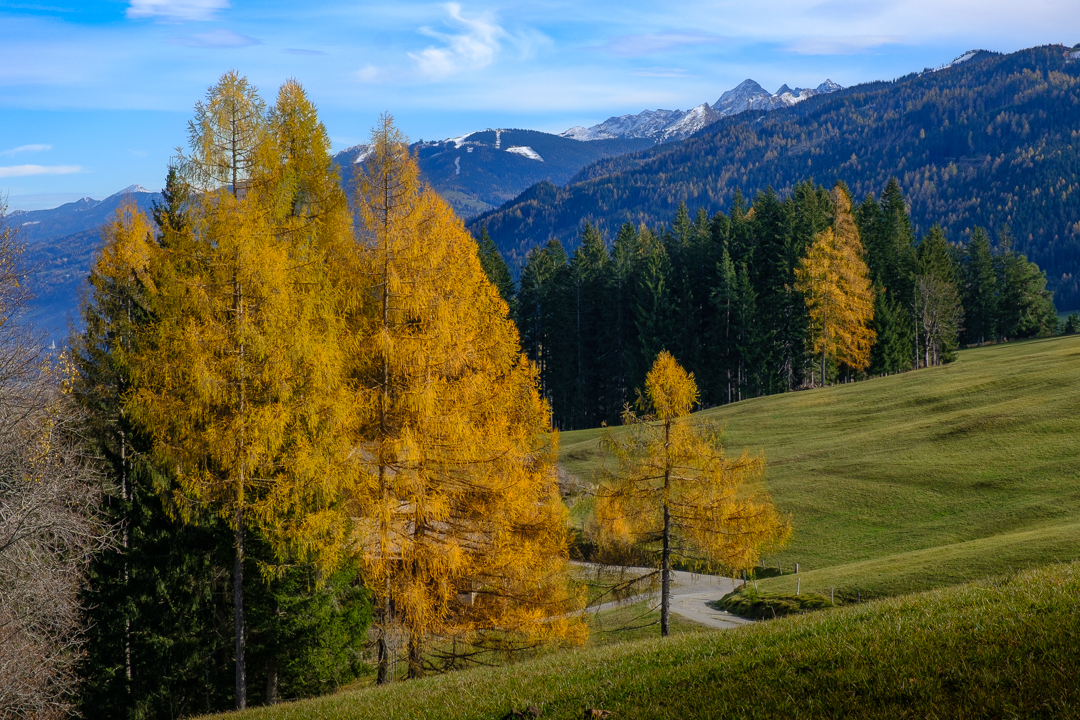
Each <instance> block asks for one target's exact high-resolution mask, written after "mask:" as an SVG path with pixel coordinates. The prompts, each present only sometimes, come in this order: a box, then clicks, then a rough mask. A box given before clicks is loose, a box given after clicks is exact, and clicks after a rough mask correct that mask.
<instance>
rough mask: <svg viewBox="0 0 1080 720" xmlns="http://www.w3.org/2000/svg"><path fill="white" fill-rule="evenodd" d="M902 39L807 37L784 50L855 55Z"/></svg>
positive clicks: (815, 53) (884, 37)
mask: <svg viewBox="0 0 1080 720" xmlns="http://www.w3.org/2000/svg"><path fill="white" fill-rule="evenodd" d="M902 41H903V38H901V37H898V36H896V35H848V36H846V37H808V38H802V39H800V40H796V41H794V42H792V43H790V44H789V45H788V46H787V47H786V48H785V50H787V51H788V52H793V53H796V54H799V55H855V54H857V53H862V52H866V51H867V50H872V49H874V48H877V47H881V46H883V45H891V44H894V43H899V42H902Z"/></svg>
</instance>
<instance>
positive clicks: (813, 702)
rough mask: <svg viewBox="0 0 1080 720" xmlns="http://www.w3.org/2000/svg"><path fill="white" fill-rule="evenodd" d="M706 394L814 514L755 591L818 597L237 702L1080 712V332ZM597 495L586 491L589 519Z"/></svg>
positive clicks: (574, 710)
mask: <svg viewBox="0 0 1080 720" xmlns="http://www.w3.org/2000/svg"><path fill="white" fill-rule="evenodd" d="M703 414H704V415H705V416H706V417H708V418H711V419H713V420H715V421H717V422H719V423H721V424H723V425H724V427H725V436H724V437H725V447H726V448H727V450H728V452H729V453H738V452H741V451H742V450H743V448H746V449H748V450H749V451H750V452H752V453H763V454H764V455H765V457H766V459H767V461H768V470H767V474H766V477H765V479H764V487H763V488H758V489H759V490H762V489H764V490H766V491H767V492H769V493H770V494H771V496H772V498H773V500H774V501H775V502H776V504H777V506H778V507H779V508H780V510H781V511H782V512H784V513H787V514H790V516H791V518H792V520H793V523H794V527H795V533H794V536H793V538H792V540H791V542H790V543H789V544H788V546H787V547H786V548H784V549H783V550H781V551H778V552H773V553H771V554H767V555H766V556H765V562H766V564H767V566H768V568H769V570H768V571H767V572H762V573H760V577H759V578H757V580H756V589H755V588H754V586H753V585H752V586H751V587H750V588H748V591H747V592H746V593H744V595H743V596H742V598H743V600H745V601H747V604H748V605H752V604H753V603H758V606H757V608H758V610H759V611H760V610H761V608H762V607H764V605H761V601H762V599H764V601H765V605H767V604H768V600H769V598H772V599H773V600H775V601H778V602H780V601H786V602H787V603H788V606H789V607H793V608H794V609H795V610H796V611H797V610H799V609H807V608H814V611H813V612H805V613H799V612H795V613H794V614H792V615H789V616H788V617H779V619H776V620H769V621H768V622H761V623H754V624H751V625H748V626H745V627H741V628H738V629H734V630H726V631H708V630H704V629H702V628H700V627H699V626H696V625H694V624H693V623H689V622H686V621H683V620H682V619H677V620H676V622H675V624H674V627H673V630H674V632H673V637H670V638H667V639H660V638H658V637H656V635H657V634H658V632H657V628H656V625H655V622H656V612H655V610H652V609H651V606H650V605H649V604H644V603H639V604H636V605H629V606H625V607H620V608H616V609H614V610H609V611H606V612H604V613H602V614H600V615H598V616H595V617H593V618H592V619H591V624H592V627H593V630H594V634H593V637H592V638H591V639H590V641H589V643H588V644H587V645H586V646H584V647H581V648H570V649H562V650H551V651H546V652H542V653H538V654H537V655H536V656H534V657H533V658H531V659H528V660H525V661H518V662H510V663H508V664H505V665H502V666H499V667H486V668H477V669H472V670H465V671H460V672H453V673H449V674H446V675H442V676H438V677H430V678H426V679H423V680H416V681H409V682H400V683H393V684H391V685H389V686H383V687H372V686H366V687H360V686H353V687H352V688H350V689H347V690H345V691H343V692H339V693H337V694H334V695H328V696H324V697H320V698H314V699H311V700H306V701H301V702H295V703H286V704H282V705H277V706H273V707H267V708H256V709H252V710H248V711H245V712H243V713H239V715H240V716H242V717H243V718H250V719H251V720H256V719H258V720H263V719H265V720H316V719H318V720H322V719H324V718H385V719H386V720H395V719H405V718H429V719H430V720H441V719H446V720H450V719H454V720H459V719H460V720H469V719H477V720H480V719H484V720H495V719H497V718H507V717H531V716H532V715H530V714H528V713H527V712H526V711H527V710H528V708H530V707H532V708H535V709H536V710H538V711H539V713H540V715H539V717H542V718H545V719H547V718H566V719H569V718H581V717H583V716H585V717H592V716H595V717H599V716H602V715H588V714H587V713H589V712H591V711H592V710H603V711H610V713H611V715H610V716H609V717H610V718H611V719H612V720H630V719H637V718H670V719H673V720H674V719H676V718H778V717H785V718H841V717H858V718H882V719H883V720H884V719H888V720H894V719H896V718H957V717H963V718H1064V717H1077V716H1080V561H1078V559H1080V336H1070V337H1063V338H1052V339H1045V340H1033V341H1028V342H1022V343H1011V344H1007V345H998V346H988V347H982V348H973V349H968V350H964V351H962V352H961V353H960V357H959V360H958V361H957V362H956V363H954V364H952V365H949V366H946V367H941V368H932V369H928V370H920V371H918V372H912V373H906V374H903V375H898V376H893V377H885V378H876V379H872V380H868V381H865V382H860V383H855V384H848V385H839V386H835V387H830V388H825V389H819V390H811V391H805V392H797V393H790V394H786V395H779V396H773V397H766V398H758V399H753V400H747V401H743V402H740V403H736V404H733V405H728V406H725V407H720V408H714V409H712V410H707V411H705V412H704V413H703ZM601 432H602V431H601V430H583V431H576V432H567V433H563V434H562V435H561V445H560V448H561V449H560V463H561V465H562V468H563V470H564V471H568V472H570V473H572V474H574V475H576V476H577V477H578V478H579V479H580V480H584V481H588V480H589V479H590V478H591V474H592V472H593V471H594V470H595V469H596V468H598V467H600V466H601V464H602V463H604V462H605V461H606V460H605V457H604V455H603V454H602V452H601V450H600V448H599V443H598V441H599V438H600V436H601ZM611 432H619V430H618V429H613V430H611ZM590 511H591V507H590V503H589V501H588V498H587V497H583V498H580V499H577V501H576V502H575V503H574V504H573V505H572V507H571V523H573V524H574V525H575V526H577V527H579V528H580V527H581V523H583V522H584V521H585V520H586V519H587V517H588V514H589V513H590ZM796 562H798V563H799V565H800V573H799V575H798V576H796V575H794V574H793V573H792V570H793V566H794V563H796ZM778 563H779V564H780V565H781V566H782V567H783V570H784V574H782V575H779V576H778V575H777V572H776V567H777V564H778ZM796 584H798V587H799V589H800V593H801V594H800V597H799V599H798V600H797V601H795V600H794V599H793V596H794V593H795V592H796ZM830 592H834V593H835V595H834V596H833V597H835V605H836V606H835V607H834V606H833V604H832V601H831V600H830V597H831V596H830ZM735 597H736V596H731V597H729V601H730V600H732V598H735ZM717 600H719V598H717ZM856 600H861V601H862V602H856ZM750 601H753V602H750ZM759 616H761V614H760V613H759ZM515 711H518V712H520V713H525V714H522V715H515V714H514V712H515Z"/></svg>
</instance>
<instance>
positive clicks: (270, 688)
mask: <svg viewBox="0 0 1080 720" xmlns="http://www.w3.org/2000/svg"><path fill="white" fill-rule="evenodd" d="M277 691H278V668H277V657H271V658H270V667H269V668H268V669H267V671H266V704H267V705H276V704H277Z"/></svg>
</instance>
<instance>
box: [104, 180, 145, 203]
mask: <svg viewBox="0 0 1080 720" xmlns="http://www.w3.org/2000/svg"><path fill="white" fill-rule="evenodd" d="M152 192H154V191H153V190H147V189H146V188H144V187H143V186H142V185H139V184H138V183H136V184H135V185H128V186H127V187H126V188H124V189H123V190H121V191H120V192H115V193H113V194H112V195H110V196H109V197H110V198H114V197H119V196H122V195H134V194H135V193H152ZM107 199H108V198H106V200H107Z"/></svg>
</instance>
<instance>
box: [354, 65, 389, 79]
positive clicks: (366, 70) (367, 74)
mask: <svg viewBox="0 0 1080 720" xmlns="http://www.w3.org/2000/svg"><path fill="white" fill-rule="evenodd" d="M382 75H383V73H382V71H381V70H379V68H377V67H375V66H374V65H370V64H369V65H365V66H364V67H362V68H360V69H359V70H357V71H356V72H354V73H353V77H355V78H356V79H357V80H359V81H360V82H366V83H374V82H379V81H380V80H381V79H382Z"/></svg>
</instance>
